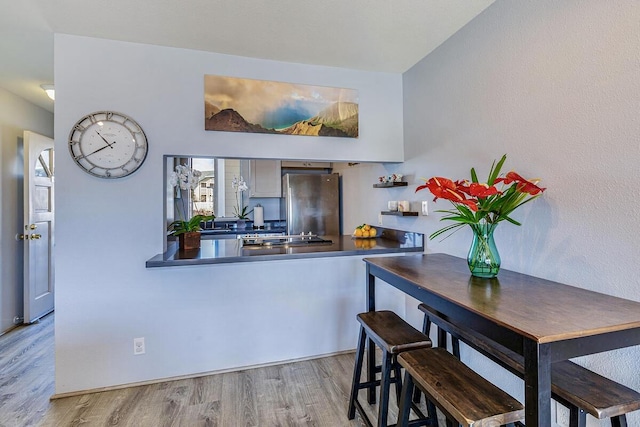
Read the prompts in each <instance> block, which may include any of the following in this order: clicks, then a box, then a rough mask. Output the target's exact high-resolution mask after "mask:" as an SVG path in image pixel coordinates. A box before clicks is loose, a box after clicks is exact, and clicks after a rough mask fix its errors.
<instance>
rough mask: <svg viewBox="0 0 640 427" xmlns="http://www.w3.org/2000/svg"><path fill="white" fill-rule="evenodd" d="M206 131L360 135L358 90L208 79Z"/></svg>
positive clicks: (206, 82)
mask: <svg viewBox="0 0 640 427" xmlns="http://www.w3.org/2000/svg"><path fill="white" fill-rule="evenodd" d="M204 111H205V120H204V123H205V125H204V128H205V130H213V131H225V132H250V133H271V134H283V135H310V136H334V137H345V138H357V137H358V91H356V90H354V89H343V88H333V87H324V86H311V85H302V84H294V83H282V82H273V81H266V80H252V79H241V78H236V77H224V76H213V75H205V76H204Z"/></svg>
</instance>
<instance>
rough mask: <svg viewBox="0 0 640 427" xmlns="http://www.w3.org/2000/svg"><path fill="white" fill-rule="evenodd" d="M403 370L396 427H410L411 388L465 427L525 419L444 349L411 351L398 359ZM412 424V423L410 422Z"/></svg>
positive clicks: (515, 403)
mask: <svg viewBox="0 0 640 427" xmlns="http://www.w3.org/2000/svg"><path fill="white" fill-rule="evenodd" d="M398 363H399V364H400V366H402V367H403V368H404V369H405V377H404V385H403V387H402V397H401V399H400V400H401V401H400V410H399V412H398V426H400V427H406V426H408V425H409V408H410V406H411V394H412V391H413V387H414V385H415V386H417V387H418V388H419V389H420V390H421V391H422V392H423V393H424V394H425V396H427V398H428V399H429V400H430V401H432V402H433V403H434V404H435V405H436V406H437V407H438V408H439V409H440V410H441V411H442V412H443V413H444V414H445V416H446V417H447V427H451V426H453V423H452V421H453V420H455V421H457V422H458V423H459V424H461V425H463V426H465V427H470V426H474V427H482V426H487V427H488V426H499V425H514V424H515V423H516V422H519V421H521V420H523V419H524V406H523V405H522V404H521V403H520V402H518V401H517V400H516V399H514V398H513V397H511V396H510V395H509V394H507V393H506V392H504V391H503V390H501V389H499V388H498V387H496V386H495V385H493V384H491V383H490V382H489V381H487V380H486V379H484V378H483V377H481V376H480V375H478V374H477V373H476V372H474V371H473V370H472V369H471V368H469V367H468V366H467V365H465V364H464V363H462V362H461V361H460V360H458V359H457V358H456V357H455V356H453V355H452V354H451V353H449V352H448V351H447V350H445V349H443V348H426V349H420V350H412V351H407V352H404V353H402V354H400V355H398ZM412 423H413V422H412Z"/></svg>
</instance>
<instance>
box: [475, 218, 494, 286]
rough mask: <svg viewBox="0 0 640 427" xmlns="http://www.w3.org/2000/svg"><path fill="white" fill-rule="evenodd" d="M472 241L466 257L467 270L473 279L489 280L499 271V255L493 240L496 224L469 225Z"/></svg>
mask: <svg viewBox="0 0 640 427" xmlns="http://www.w3.org/2000/svg"><path fill="white" fill-rule="evenodd" d="M471 229H472V230H473V241H472V242H471V248H470V249H469V255H467V262H468V263H469V270H470V271H471V275H472V276H475V277H484V278H491V277H496V276H497V275H498V271H500V254H499V253H498V248H497V247H496V242H495V241H494V240H493V232H494V231H495V229H496V224H487V223H480V224H474V225H471Z"/></svg>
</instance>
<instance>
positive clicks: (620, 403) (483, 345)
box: [414, 304, 640, 427]
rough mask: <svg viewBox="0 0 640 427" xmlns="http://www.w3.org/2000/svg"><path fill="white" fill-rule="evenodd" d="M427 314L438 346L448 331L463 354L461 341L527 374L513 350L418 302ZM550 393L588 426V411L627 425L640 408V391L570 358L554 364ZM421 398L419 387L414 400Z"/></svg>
mask: <svg viewBox="0 0 640 427" xmlns="http://www.w3.org/2000/svg"><path fill="white" fill-rule="evenodd" d="M418 308H419V309H420V311H422V312H423V313H424V314H425V317H424V323H423V328H424V329H423V332H424V331H426V332H425V333H427V334H428V333H429V330H430V327H431V325H432V324H433V325H435V326H437V328H438V347H442V348H446V347H447V345H446V344H447V342H446V341H447V333H448V334H450V335H451V344H452V352H453V354H454V356H456V357H457V358H458V359H459V358H460V347H459V345H460V344H459V342H460V340H462V342H464V343H465V344H467V345H468V346H469V347H471V348H473V349H474V350H476V351H478V352H479V353H481V354H482V355H484V356H485V357H487V358H489V359H490V360H492V361H494V362H495V363H497V364H499V365H500V366H502V367H503V368H505V369H507V370H508V371H510V372H511V373H513V374H515V375H517V376H519V377H521V378H522V377H523V376H524V358H523V357H522V356H521V355H519V354H517V353H515V352H514V351H512V350H510V349H508V348H506V347H504V346H502V345H500V344H498V343H497V342H495V341H492V340H490V339H488V338H486V337H483V336H481V335H480V334H478V333H477V332H475V331H473V330H469V329H467V328H463V327H460V326H458V325H455V324H453V323H451V322H450V321H449V319H447V318H446V317H445V316H444V315H442V314H441V313H439V312H437V311H436V310H434V309H433V308H431V307H428V306H427V305H425V304H420V305H419V306H418ZM551 397H552V398H553V400H555V401H557V402H558V403H560V404H561V405H562V406H565V407H566V408H568V409H569V412H570V419H569V426H570V427H586V425H587V418H586V417H587V414H590V415H591V416H593V417H594V418H596V419H599V420H601V419H604V418H610V421H611V426H612V427H626V426H627V416H626V414H627V413H629V412H633V411H636V410H638V409H640V393H638V392H637V391H635V390H633V389H631V388H629V387H626V386H624V385H622V384H620V383H617V382H615V381H613V380H611V379H609V378H605V377H603V376H601V375H599V374H597V373H595V372H593V371H591V370H589V369H587V368H584V367H582V366H580V365H578V364H576V363H574V362H572V361H570V360H564V361H560V362H555V363H553V364H552V365H551ZM417 401H419V391H417V393H416V394H414V402H417Z"/></svg>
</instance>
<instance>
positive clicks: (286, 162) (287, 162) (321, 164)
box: [282, 160, 331, 169]
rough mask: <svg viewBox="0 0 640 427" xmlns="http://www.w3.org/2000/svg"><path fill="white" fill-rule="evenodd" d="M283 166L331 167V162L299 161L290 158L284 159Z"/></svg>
mask: <svg viewBox="0 0 640 427" xmlns="http://www.w3.org/2000/svg"><path fill="white" fill-rule="evenodd" d="M282 167H283V168H301V169H330V168H331V162H308V161H305V162H297V161H290V160H283V161H282Z"/></svg>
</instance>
